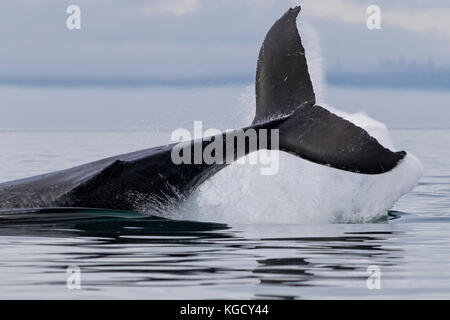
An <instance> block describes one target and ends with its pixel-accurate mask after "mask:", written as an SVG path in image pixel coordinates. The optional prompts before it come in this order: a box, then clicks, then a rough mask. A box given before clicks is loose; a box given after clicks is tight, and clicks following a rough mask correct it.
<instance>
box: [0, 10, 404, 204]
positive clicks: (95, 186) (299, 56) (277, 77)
mask: <svg viewBox="0 0 450 320" xmlns="http://www.w3.org/2000/svg"><path fill="white" fill-rule="evenodd" d="M299 12H300V7H296V8H293V9H289V10H288V11H287V12H286V13H285V14H284V15H283V16H282V17H281V18H280V19H279V20H277V21H276V22H275V24H274V25H273V26H272V27H271V29H270V30H269V32H268V33H267V36H266V38H265V40H264V43H263V46H262V48H261V51H260V54H259V59H258V65H257V72H256V85H255V87H256V115H255V119H254V120H253V123H252V125H251V126H249V127H247V128H244V129H242V130H243V131H244V132H246V131H247V130H248V129H256V130H257V132H259V131H258V129H269V130H270V129H279V136H280V140H279V149H280V150H282V151H285V152H288V153H291V154H294V155H296V156H298V157H301V158H303V159H306V160H309V161H312V162H315V163H319V164H322V165H327V166H330V167H333V168H336V169H341V170H346V171H350V172H355V173H360V174H381V173H385V172H388V171H390V170H392V169H393V168H394V167H396V166H397V164H398V163H399V162H400V161H401V160H402V159H403V158H404V157H405V155H406V152H404V151H401V152H392V151H390V150H388V149H386V148H384V147H383V146H382V145H381V144H379V143H378V141H377V140H376V139H375V138H373V137H371V136H370V135H369V134H368V133H367V132H366V131H365V130H364V129H362V128H360V127H357V126H356V125H354V124H353V123H351V122H349V121H347V120H345V119H343V118H341V117H338V116H337V115H335V114H333V113H331V112H329V111H328V110H326V109H324V108H322V107H320V106H318V105H315V96H314V90H313V87H312V83H311V79H310V77H309V73H308V66H307V62H306V56H305V50H304V48H303V46H302V43H301V39H300V36H299V33H298V30H297V26H296V17H297V15H298V13H299ZM221 136H222V137H225V133H224V134H222V135H221ZM217 137H218V136H217ZM268 137H269V138H270V134H269V135H268ZM214 139H215V138H213V139H212V140H209V139H208V140H206V139H205V140H196V141H191V142H190V146H191V148H193V147H194V145H201V148H202V149H204V148H205V147H206V146H208V145H209V144H210V143H212V141H214ZM258 140H259V133H258ZM246 142H247V144H246V148H245V154H248V153H249V152H251V151H254V150H251V148H250V146H249V145H248V140H246ZM174 146H175V144H171V145H166V146H160V147H155V148H150V149H146V150H141V151H136V152H133V153H128V154H124V155H119V156H115V157H111V158H107V159H103V160H99V161H95V162H92V163H88V164H85V165H81V166H78V167H74V168H71V169H66V170H62V171H57V172H53V173H49V174H45V175H40V176H36V177H31V178H27V179H21V180H16V181H12V182H6V183H3V184H0V207H1V208H45V207H85V208H87V207H88V208H103V209H113V210H125V211H146V212H148V211H158V210H160V211H164V210H165V209H166V208H167V206H176V205H178V204H179V203H180V202H181V200H183V199H185V198H186V197H188V196H189V195H190V194H191V193H192V192H193V191H194V190H195V189H196V188H197V187H198V186H199V185H200V184H201V183H202V182H204V181H205V180H207V179H208V178H209V177H211V176H212V175H214V174H215V173H216V172H218V171H219V170H221V169H223V168H224V167H226V165H227V164H225V163H213V164H206V163H201V164H179V165H177V164H175V163H173V161H172V159H171V154H172V149H173V148H174ZM267 148H268V149H271V142H270V141H269V144H268V146H267ZM224 150H225V148H224ZM229 156H231V157H232V158H233V159H237V158H238V157H239V156H242V155H237V154H236V150H234V154H233V155H229Z"/></svg>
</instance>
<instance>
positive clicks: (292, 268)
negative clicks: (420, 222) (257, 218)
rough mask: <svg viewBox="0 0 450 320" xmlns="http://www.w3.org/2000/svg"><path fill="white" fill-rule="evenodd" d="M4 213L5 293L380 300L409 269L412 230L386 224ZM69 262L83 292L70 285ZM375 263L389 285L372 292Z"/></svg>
mask: <svg viewBox="0 0 450 320" xmlns="http://www.w3.org/2000/svg"><path fill="white" fill-rule="evenodd" d="M62 211H64V212H62ZM61 217H64V219H60V218H61ZM0 219H1V224H0V247H1V251H2V253H1V254H2V261H1V263H0V281H1V284H2V290H1V291H0V295H1V296H0V297H1V298H99V297H102V298H149V299H166V298H174V299H182V298H184V299H186V298H194V299H197V298H198V299H210V298H237V299H239V298H258V299H259V298H282V299H298V298H320V297H322V296H323V294H324V288H325V292H326V293H327V297H345V296H349V297H353V298H360V297H371V296H375V297H381V298H382V297H384V294H388V295H390V294H394V293H395V292H396V291H398V290H401V288H398V287H397V285H398V283H397V284H396V283H395V282H396V281H397V280H398V279H397V280H395V279H396V278H397V277H398V276H402V274H404V269H406V268H407V265H406V264H405V252H404V249H403V248H401V247H399V246H397V245H396V242H398V239H402V237H405V234H404V232H403V231H401V230H397V229H400V228H397V227H396V226H393V225H392V224H388V223H380V224H368V225H364V226H361V225H322V226H317V227H314V226H305V225H236V226H228V225H224V224H216V223H200V222H189V221H174V220H167V219H162V218H157V217H143V216H142V215H136V214H134V215H133V214H131V215H130V214H128V213H124V212H109V211H99V210H83V211H80V210H74V209H68V210H62V209H58V210H43V211H36V212H22V213H19V212H15V213H14V214H13V215H11V214H9V213H5V212H2V213H0ZM400 220H401V219H400ZM399 226H401V225H399ZM355 227H356V228H355ZM361 229H365V230H364V231H361ZM69 265H77V266H79V267H80V269H81V274H82V283H81V285H82V289H81V290H69V289H67V288H66V280H67V275H66V269H67V267H68V266H69ZM369 265H377V266H379V267H380V268H381V270H382V277H383V282H382V283H383V286H384V287H386V288H382V289H381V290H369V289H367V287H366V280H367V277H368V274H367V267H368V266H369ZM392 280H394V281H393V282H391V281H392ZM390 282H391V283H390ZM374 291H377V292H374Z"/></svg>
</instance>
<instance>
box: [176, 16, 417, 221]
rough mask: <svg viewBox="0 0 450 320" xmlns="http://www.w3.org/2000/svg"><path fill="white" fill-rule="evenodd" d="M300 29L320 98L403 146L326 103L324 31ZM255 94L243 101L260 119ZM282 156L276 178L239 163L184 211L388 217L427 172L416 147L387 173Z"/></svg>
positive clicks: (256, 216) (263, 216) (386, 141)
mask: <svg viewBox="0 0 450 320" xmlns="http://www.w3.org/2000/svg"><path fill="white" fill-rule="evenodd" d="M299 30H302V31H303V32H302V35H303V37H302V38H303V44H304V46H305V48H306V49H307V50H306V53H307V59H308V66H309V72H310V75H311V79H312V81H313V84H314V89H315V90H314V91H315V93H316V100H317V102H318V104H320V105H322V106H323V107H325V108H327V109H329V110H330V111H332V112H334V113H336V114H337V115H339V116H341V117H343V118H345V119H347V120H349V121H351V122H353V123H355V124H356V125H358V126H360V127H362V128H364V129H365V130H367V132H368V133H369V134H370V135H372V136H373V137H375V138H376V139H377V140H378V141H379V142H380V143H381V144H382V145H384V146H385V147H387V148H389V149H391V150H396V148H395V146H394V145H393V143H392V139H391V137H390V135H389V132H388V130H387V128H386V126H385V125H384V124H383V123H380V122H378V121H376V120H373V119H371V118H370V117H368V116H367V115H365V114H364V113H355V114H348V113H345V112H343V111H340V110H337V109H334V108H332V107H330V106H327V105H326V103H324V100H325V98H324V96H325V95H324V88H325V86H324V83H325V81H324V76H323V74H324V72H323V63H322V59H321V54H320V46H319V39H318V36H317V33H316V32H315V30H314V29H313V28H312V27H311V26H309V25H307V24H301V25H300V24H299ZM305 35H306V36H305ZM251 89H253V88H251ZM252 94H253V90H250V89H249V88H247V90H246V92H245V93H244V94H243V96H242V99H241V100H240V101H241V104H242V105H243V110H247V114H248V115H249V116H248V117H247V119H253V117H254V112H255V99H254V94H253V96H252ZM258 152H260V151H258ZM262 152H266V151H262ZM270 152H278V151H270ZM279 156H280V169H279V172H278V174H276V175H274V176H262V175H260V166H259V165H250V164H246V165H239V164H232V165H230V166H229V167H227V168H225V169H223V170H222V171H221V172H219V173H217V174H216V175H215V176H214V177H212V178H210V179H209V180H208V181H206V182H205V183H204V184H203V185H202V186H200V188H199V189H198V190H197V192H196V193H195V194H194V196H193V197H191V198H190V199H189V200H188V203H187V204H186V205H185V206H182V209H180V211H179V212H178V213H179V216H180V217H182V218H184V219H192V220H200V221H217V222H219V221H220V222H228V223H230V222H239V223H305V224H306V223H314V224H316V223H362V222H370V221H373V220H375V219H377V218H380V217H383V216H386V213H387V210H389V209H390V208H392V206H393V205H394V204H395V202H396V201H397V200H398V199H399V198H400V197H401V196H403V195H404V194H405V193H407V192H409V191H410V190H411V189H412V188H413V187H414V186H415V185H416V183H417V181H418V180H419V178H420V177H421V175H422V165H421V163H420V161H419V160H418V159H417V158H416V157H414V155H412V154H410V153H408V155H407V156H406V157H405V158H404V159H403V160H402V162H401V163H400V164H399V165H398V166H397V167H396V168H395V169H393V170H391V171H390V172H387V173H384V174H380V175H362V174H356V173H350V172H346V171H342V170H337V169H333V168H329V167H326V166H321V165H318V164H315V163H312V162H309V161H306V160H303V159H300V158H298V157H296V156H293V155H290V154H288V153H285V152H280V155H279ZM246 162H247V163H248V161H246Z"/></svg>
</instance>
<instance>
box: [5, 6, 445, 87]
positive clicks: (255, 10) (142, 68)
mask: <svg viewBox="0 0 450 320" xmlns="http://www.w3.org/2000/svg"><path fill="white" fill-rule="evenodd" d="M72 4H75V5H78V6H79V7H80V8H81V29H80V30H69V29H67V27H66V19H67V17H68V16H69V15H68V14H67V13H66V8H67V7H68V6H69V5H72ZM298 4H300V5H301V6H302V11H301V12H300V15H299V21H298V24H299V27H300V34H301V35H302V37H303V38H305V41H306V42H307V43H309V46H306V45H305V47H306V50H307V53H308V50H310V51H314V52H313V53H314V54H315V55H318V56H319V57H320V61H321V67H322V68H323V69H324V72H325V73H326V74H331V75H334V76H335V78H336V74H337V75H338V76H337V79H338V80H337V81H339V79H340V80H342V79H344V80H345V77H340V76H339V75H346V74H349V73H350V74H353V73H379V72H392V71H393V70H394V71H395V70H397V69H398V70H399V71H405V70H406V71H408V72H409V71H411V69H420V70H425V71H427V72H428V71H430V70H439V72H440V71H442V70H447V69H450V67H449V66H450V4H449V2H448V0H426V1H425V0H408V1H406V0H404V1H389V0H368V1H366V0H304V1H291V0H281V1H280V0H227V1H223V0H169V1H167V0H148V1H145V0H130V1H122V0H94V1H93V0H70V1H66V0H2V1H1V2H0V12H1V15H2V18H1V19H0V36H1V39H2V41H1V43H0V82H3V83H4V82H6V83H8V81H12V80H17V79H21V80H24V81H25V83H26V81H41V82H42V81H44V80H45V79H47V80H48V79H50V80H51V79H58V81H60V80H61V79H66V81H68V83H70V80H71V79H72V80H73V79H82V81H87V82H86V83H89V81H88V80H89V79H91V81H97V80H99V79H100V80H101V79H103V80H107V81H112V82H114V81H119V82H120V81H122V80H123V81H133V79H134V80H137V81H138V80H139V79H153V80H155V81H159V82H164V81H167V82H168V83H177V81H181V82H183V81H184V80H186V79H187V80H186V81H193V80H195V79H197V80H198V79H200V80H202V79H216V80H217V79H218V80H223V81H231V82H233V81H235V82H239V81H241V82H245V81H248V80H249V79H253V78H254V72H255V68H256V58H257V55H258V51H259V48H260V45H261V43H262V41H263V39H264V36H265V34H266V32H267V30H268V29H269V28H270V26H271V25H272V24H273V22H274V21H275V20H276V19H278V18H279V17H280V16H281V15H282V14H283V13H284V12H285V11H286V10H287V9H288V8H289V7H291V6H294V5H298ZM374 4H375V5H378V6H379V7H380V9H381V29H379V30H369V29H368V28H367V26H366V20H367V18H368V16H369V15H368V14H367V12H366V10H367V7H368V6H369V5H374ZM449 74H450V73H449ZM344 80H342V81H344ZM60 82H61V81H60ZM43 83H45V81H44V82H43ZM61 83H62V82H61ZM50 84H51V82H50Z"/></svg>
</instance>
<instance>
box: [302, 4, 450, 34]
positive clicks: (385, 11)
mask: <svg viewBox="0 0 450 320" xmlns="http://www.w3.org/2000/svg"><path fill="white" fill-rule="evenodd" d="M305 7H307V8H308V15H311V16H313V17H316V18H321V19H335V20H339V21H342V22H345V23H349V24H363V25H365V22H366V19H367V17H368V16H367V14H366V9H367V6H365V5H361V4H356V3H354V2H352V1H347V0H326V1H324V0H314V1H310V2H308V3H307V4H306V5H305ZM380 8H381V19H382V24H383V25H385V26H395V27H399V28H402V29H404V30H407V31H410V32H414V33H436V34H438V35H441V36H444V37H445V38H447V40H449V41H450V19H449V17H450V9H449V8H439V9H437V8H423V9H417V8H415V9H413V8H409V7H407V6H405V8H403V9H389V8H386V7H384V6H382V5H380Z"/></svg>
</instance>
